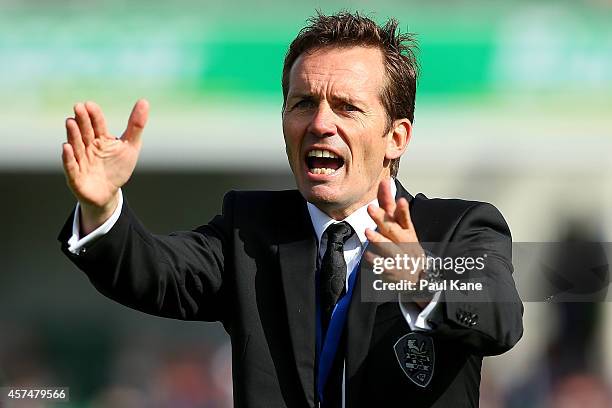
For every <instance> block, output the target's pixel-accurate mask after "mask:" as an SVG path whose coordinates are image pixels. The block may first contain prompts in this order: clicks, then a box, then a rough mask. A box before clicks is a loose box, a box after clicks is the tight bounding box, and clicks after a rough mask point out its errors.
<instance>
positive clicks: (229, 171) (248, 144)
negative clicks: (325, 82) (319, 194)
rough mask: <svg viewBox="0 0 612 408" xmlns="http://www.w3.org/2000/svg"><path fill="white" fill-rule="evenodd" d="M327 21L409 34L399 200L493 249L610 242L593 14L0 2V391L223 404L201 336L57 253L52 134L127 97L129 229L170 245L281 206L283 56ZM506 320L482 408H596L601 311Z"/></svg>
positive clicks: (607, 138) (606, 88)
mask: <svg viewBox="0 0 612 408" xmlns="http://www.w3.org/2000/svg"><path fill="white" fill-rule="evenodd" d="M343 7H350V9H352V10H360V11H364V12H366V13H367V14H369V15H371V16H372V17H374V18H375V19H376V20H378V21H384V20H385V19H386V18H387V17H395V18H397V19H398V20H399V21H400V23H401V27H402V28H403V29H404V30H408V31H412V32H416V33H418V36H419V40H420V60H421V65H422V76H421V80H420V84H419V89H418V93H417V107H416V114H415V116H416V123H415V128H414V136H413V141H412V143H411V146H410V148H409V151H408V152H407V154H406V155H405V156H404V158H403V159H402V165H401V170H400V179H401V180H402V182H403V183H404V185H405V186H406V187H407V188H408V190H410V191H411V192H413V193H416V192H419V191H421V192H424V193H426V194H427V195H428V196H430V197H431V196H440V197H461V198H469V199H477V200H482V201H490V202H492V203H494V204H495V205H496V206H497V207H498V208H499V209H500V210H501V211H502V213H503V214H504V215H505V217H506V218H507V220H508V222H509V224H510V226H511V229H512V232H513V238H514V240H515V241H521V242H531V241H539V242H546V241H553V242H554V241H560V240H563V239H564V237H565V236H566V235H567V233H568V231H574V232H575V231H580V234H582V236H586V237H588V238H590V239H596V240H601V241H611V240H612V207H611V205H610V203H612V200H611V199H612V182H611V181H612V160H610V155H611V153H612V24H611V22H612V1H610V0H590V1H543V0H542V1H513V2H491V1H470V2H468V1H451V0H436V1H432V2H428V3H427V4H420V2H415V1H399V0H398V1H394V0H380V1H377V2H375V3H371V2H366V1H357V2H351V3H350V4H343V3H342V2H339V1H335V0H332V1H327V2H320V3H309V2H300V3H292V2H280V1H278V0H274V1H261V2H258V3H256V2H250V1H245V0H239V1H237V0H227V1H223V2H217V1H214V2H213V1H210V2H209V1H200V2H196V1H185V0H178V1H174V2H167V3H166V4H162V3H157V2H147V1H129V2H128V1H117V0H115V1H104V2H102V1H88V2H83V1H68V0H51V1H46V2H38V1H32V0H29V1H8V0H0V192H1V193H0V194H1V195H2V199H1V200H0V213H1V214H3V217H2V229H3V231H4V233H3V234H2V237H1V238H0V253H1V256H2V271H1V272H0V386H2V385H28V384H29V385H57V386H60V385H62V386H69V387H70V394H71V402H70V403H69V404H62V405H61V406H63V407H181V408H182V407H185V408H189V407H228V406H231V378H230V370H231V368H230V365H229V364H230V362H229V353H228V347H229V345H228V344H227V339H226V337H225V335H224V333H223V331H222V329H221V327H220V325H216V324H205V323H199V322H179V321H170V320H166V319H161V318H156V317H151V316H147V315H143V314H140V313H138V312H135V311H132V310H129V309H127V308H125V307H123V306H120V305H117V304H115V303H113V302H111V301H110V300H107V299H106V298H104V297H103V296H101V295H99V294H98V293H97V292H96V291H95V290H94V289H93V287H92V286H91V285H90V284H89V283H88V281H87V279H86V278H85V276H84V275H83V274H82V273H80V272H78V271H77V270H76V269H75V267H73V266H72V265H71V264H70V263H69V262H68V260H67V259H65V258H64V257H63V256H62V255H61V254H60V252H59V244H58V243H57V242H56V240H55V237H56V234H57V232H58V231H59V228H60V227H61V226H62V224H63V222H64V219H65V217H66V216H67V215H68V213H69V212H70V210H71V209H72V207H73V205H74V201H73V199H72V197H71V195H70V193H69V191H68V189H67V187H66V186H65V183H64V178H63V175H62V172H61V163H60V151H61V143H62V141H63V140H64V138H65V135H64V124H63V123H64V119H65V118H66V117H68V116H70V115H72V113H71V108H72V105H73V104H74V103H75V102H77V101H85V100H95V101H97V102H98V103H99V104H100V105H101V106H102V108H103V109H104V111H105V112H106V115H107V119H108V122H109V126H110V128H111V129H112V130H113V131H114V132H116V134H120V133H121V131H122V130H123V128H124V126H125V122H126V120H127V116H128V115H129V112H130V109H131V107H132V105H133V103H134V102H135V101H136V99H137V98H139V97H146V98H148V100H149V101H150V103H151V107H152V110H151V116H150V122H149V124H148V127H147V129H146V131H145V136H144V141H145V144H144V149H143V152H142V156H141V160H140V163H139V166H138V168H137V170H136V173H135V175H134V177H133V178H132V180H131V181H130V183H129V184H128V185H127V187H126V188H125V193H126V197H127V199H128V200H129V201H130V204H131V205H132V206H133V207H134V208H135V209H136V211H137V213H138V214H139V215H140V217H141V219H142V220H143V222H144V223H145V224H146V225H147V226H149V227H150V229H151V230H153V231H156V232H160V233H165V232H170V231H172V230H177V229H190V228H192V227H194V226H196V225H199V224H201V223H203V222H206V221H208V220H209V219H210V218H211V217H212V216H213V215H214V214H216V213H217V211H219V209H220V203H221V199H222V196H223V193H224V192H225V191H227V190H229V189H242V188H249V189H270V188H274V189H276V188H292V187H293V180H292V177H291V174H290V171H289V167H288V165H287V163H286V157H285V156H284V148H283V141H282V133H281V127H280V109H281V103H282V98H281V92H280V74H281V64H282V60H283V57H284V52H285V50H286V47H287V46H288V44H289V42H290V41H291V39H292V38H293V37H294V36H295V34H296V33H297V32H298V30H299V29H300V28H301V27H302V26H303V25H304V23H305V20H306V18H307V17H308V16H310V15H312V14H313V12H314V10H315V8H319V9H321V10H322V11H324V12H330V11H337V10H339V9H341V8H343ZM372 11H375V13H372ZM576 226H578V227H576ZM525 306H526V311H525V324H526V331H525V335H524V338H523V339H522V340H521V342H520V343H519V345H518V346H517V347H515V348H514V349H513V350H512V351H511V352H509V353H507V354H505V355H503V356H501V357H496V358H487V359H485V367H484V371H483V383H482V399H481V401H482V406H483V407H487V408H491V407H493V408H502V407H521V408H523V407H564V408H565V407H577V406H580V407H581V408H586V407H600V406H601V407H608V406H611V405H608V404H610V399H609V398H610V394H609V393H610V388H609V387H610V386H611V379H612V307H611V305H610V303H603V304H597V305H594V304H586V305H585V304H581V305H578V306H571V305H570V306H567V307H560V306H559V305H555V304H547V303H536V302H529V303H526V305H525ZM606 398H607V399H606ZM0 404H1V403H0ZM19 406H26V405H19ZM27 406H40V405H27ZM58 406H60V405H58ZM381 406H383V405H381Z"/></svg>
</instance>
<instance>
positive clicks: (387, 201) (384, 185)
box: [378, 179, 395, 217]
mask: <svg viewBox="0 0 612 408" xmlns="http://www.w3.org/2000/svg"><path fill="white" fill-rule="evenodd" d="M378 206H379V207H380V208H382V209H384V210H385V211H386V212H387V214H388V215H389V216H390V217H392V216H393V213H394V212H395V199H394V198H393V196H392V195H391V186H390V185H389V179H384V180H381V181H380V184H379V185H378Z"/></svg>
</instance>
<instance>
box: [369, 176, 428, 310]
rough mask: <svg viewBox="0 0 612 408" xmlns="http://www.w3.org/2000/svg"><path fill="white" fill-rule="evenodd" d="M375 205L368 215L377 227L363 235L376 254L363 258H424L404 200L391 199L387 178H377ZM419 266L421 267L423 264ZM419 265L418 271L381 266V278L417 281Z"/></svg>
mask: <svg viewBox="0 0 612 408" xmlns="http://www.w3.org/2000/svg"><path fill="white" fill-rule="evenodd" d="M378 205H379V206H378V207H376V206H375V205H369V206H368V214H369V215H370V217H372V219H373V220H374V222H375V223H376V226H377V227H378V228H377V230H376V231H373V230H371V229H366V237H367V238H368V241H369V242H370V245H371V246H372V247H373V248H374V249H375V251H376V254H374V253H372V252H370V251H366V253H365V254H364V257H365V258H366V260H367V261H369V262H371V263H373V262H374V258H376V257H378V256H383V257H390V258H395V257H396V256H397V255H400V256H401V257H403V256H404V255H408V256H409V257H410V258H413V259H414V260H417V259H418V258H421V259H423V261H424V260H425V252H424V251H423V248H422V247H421V245H420V244H419V239H418V237H417V234H416V231H415V229H414V225H412V220H411V219H410V209H409V206H408V201H407V200H406V199H405V198H403V197H402V198H400V199H399V200H397V202H396V201H395V199H394V197H393V196H392V195H391V188H390V186H389V180H388V179H387V180H383V181H381V183H380V185H379V187H378ZM421 265H423V266H424V263H422V264H421ZM421 271H422V268H420V269H419V270H408V269H385V271H384V272H383V273H382V276H381V277H382V278H383V279H384V280H385V281H387V282H399V281H401V280H406V281H411V282H415V283H416V282H417V281H418V280H419V277H420V273H421ZM428 301H429V300H428V299H419V300H418V301H417V302H416V303H417V304H418V305H419V306H421V307H423V306H424V305H426V304H427V303H428Z"/></svg>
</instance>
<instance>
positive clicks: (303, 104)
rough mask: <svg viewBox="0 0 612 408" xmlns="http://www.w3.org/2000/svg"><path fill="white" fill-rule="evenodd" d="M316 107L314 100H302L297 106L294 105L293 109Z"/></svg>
mask: <svg viewBox="0 0 612 408" xmlns="http://www.w3.org/2000/svg"><path fill="white" fill-rule="evenodd" d="M314 107H316V106H315V102H314V101H313V100H312V99H301V100H300V101H298V102H297V103H296V104H295V105H293V108H294V109H295V108H297V109H310V108H314Z"/></svg>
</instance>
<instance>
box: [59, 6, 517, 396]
mask: <svg viewBox="0 0 612 408" xmlns="http://www.w3.org/2000/svg"><path fill="white" fill-rule="evenodd" d="M412 46H413V43H412V40H411V38H410V37H409V36H406V35H400V34H399V33H398V32H397V23H396V22H394V21H390V22H388V23H387V24H386V25H385V26H384V27H379V26H377V25H376V24H375V23H374V22H373V21H371V20H370V19H368V18H365V17H363V16H360V15H356V14H349V13H340V14H336V15H332V16H324V15H318V16H316V17H314V18H313V19H312V20H311V25H310V26H308V27H306V28H304V29H303V30H302V31H301V32H300V33H299V34H298V36H297V38H296V39H295V40H294V41H293V42H292V44H291V46H290V48H289V51H288V53H287V56H286V59H285V65H284V68H283V81H282V84H283V95H284V105H283V118H282V121H283V133H284V138H285V146H286V151H287V157H288V160H289V164H290V166H291V170H292V172H293V174H294V176H295V180H296V184H297V187H298V190H297V191H280V192H237V191H232V192H229V193H228V194H227V195H226V196H225V199H224V203H223V212H222V214H221V215H218V216H217V217H215V218H214V219H212V220H211V221H210V222H209V223H208V224H206V225H203V226H200V227H198V228H196V229H194V230H193V231H190V232H178V233H174V234H171V235H170V236H158V235H153V234H151V233H150V232H148V231H147V230H146V229H145V228H144V227H143V226H142V225H141V224H140V223H139V221H138V219H137V218H136V216H135V215H134V213H133V212H132V211H131V209H130V208H129V206H128V205H127V202H126V201H124V199H123V196H122V193H121V190H120V188H121V186H123V185H124V184H125V182H126V181H127V180H128V179H129V177H130V175H131V173H132V171H133V170H134V167H135V164H136V160H137V157H138V153H139V151H140V147H141V144H142V142H141V133H142V130H143V128H144V127H145V124H146V120H147V114H148V104H147V102H146V101H144V100H140V101H138V102H137V104H136V105H135V107H134V110H133V111H132V114H131V116H130V119H129V121H128V126H127V129H126V131H125V133H124V134H123V135H122V137H121V138H119V139H117V138H115V137H113V136H111V135H110V134H109V133H108V131H107V129H106V125H105V121H104V117H103V115H102V112H101V110H100V108H99V107H98V106H97V105H96V104H94V103H91V102H88V103H86V104H77V105H75V108H74V111H75V117H74V118H69V119H68V120H67V121H66V128H67V133H68V143H65V144H64V150H63V163H64V168H65V172H66V175H67V180H68V184H69V186H70V188H71V189H72V191H73V192H74V194H75V196H76V197H77V199H78V205H77V208H76V210H75V213H74V214H73V215H71V217H70V218H69V220H68V222H67V223H66V225H65V226H64V229H63V230H62V232H61V233H60V236H59V239H60V241H61V242H62V244H63V245H62V249H63V251H64V252H65V253H66V254H67V255H68V256H69V257H70V259H71V260H72V261H73V262H74V263H75V264H76V265H77V266H78V267H79V268H81V269H82V270H83V271H84V272H85V273H86V274H87V275H88V277H89V278H90V280H91V281H92V283H93V284H94V285H95V286H96V288H98V290H99V291H100V292H102V293H103V294H105V295H107V296H109V297H111V298H113V299H115V300H117V301H118V302H121V303H123V304H125V305H127V306H130V307H133V308H136V309H139V310H142V311H144V312H147V313H152V314H155V315H160V316H166V317H173V318H178V319H189V320H205V321H215V320H217V321H221V322H222V323H223V325H224V327H225V329H226V331H227V332H228V334H229V335H230V337H231V340H232V357H233V380H234V401H235V404H236V406H249V407H313V406H321V405H322V406H324V407H340V406H347V407H370V406H385V407H387V406H388V407H395V406H410V407H449V406H452V407H463V406H470V407H471V406H477V405H478V389H479V382H480V366H481V362H482V356H484V355H491V354H499V353H502V352H504V351H506V350H508V349H510V348H511V347H512V346H513V345H514V344H515V343H516V342H517V341H518V339H519V338H520V336H521V334H522V323H521V320H522V305H521V303H520V300H519V299H518V295H517V294H516V290H515V288H514V282H513V280H512V265H511V261H510V245H509V243H510V232H509V230H508V227H507V225H506V223H505V221H504V220H503V218H502V216H501V214H500V213H499V212H498V211H497V210H496V209H495V208H494V207H493V206H491V205H489V204H485V203H477V202H467V201H461V200H439V199H427V198H426V197H425V196H424V195H422V194H419V195H417V196H416V197H413V196H412V195H410V194H409V193H408V192H407V191H406V190H405V189H404V188H403V186H402V185H401V184H400V183H399V182H397V181H396V180H394V178H395V177H396V175H397V169H398V166H399V159H400V157H401V155H402V154H403V152H404V151H405V150H406V147H407V145H408V142H409V141H410V137H411V132H412V122H413V119H414V116H413V114H414V97H415V90H416V78H417V69H416V60H415V58H414V54H413V52H412ZM394 197H395V199H394ZM419 240H420V242H437V243H452V242H459V243H462V245H464V246H465V247H466V248H467V250H469V251H470V253H475V252H477V251H478V250H480V249H483V248H487V250H488V252H489V258H488V259H489V260H490V261H489V262H487V267H486V270H485V273H484V275H485V277H486V282H487V283H488V284H489V288H488V292H487V293H488V295H489V300H490V302H489V303H479V302H472V301H471V299H470V298H469V296H467V295H461V294H453V295H451V294H450V292H447V291H444V290H438V291H437V293H435V295H426V296H424V297H423V296H421V297H419V298H418V299H417V300H416V301H411V300H409V299H408V300H406V299H402V301H401V302H399V301H398V300H394V301H391V302H366V301H362V300H363V296H362V295H363V294H362V293H361V292H362V291H361V285H360V282H361V281H362V277H365V274H367V273H368V272H369V271H368V268H367V266H366V265H367V264H366V263H365V262H363V263H360V259H361V258H362V255H363V253H364V248H365V245H366V244H365V243H366V241H369V242H370V244H372V245H380V246H381V247H382V246H384V245H385V244H393V245H394V243H398V244H400V243H401V244H403V243H411V244H413V245H412V249H411V250H410V251H408V252H409V255H410V256H412V257H419V256H422V255H423V254H422V252H423V250H422V248H421V246H420V245H419ZM491 243H501V244H500V245H492V244H491ZM415 244H416V245H415ZM365 256H366V257H367V258H368V259H373V257H374V255H373V254H372V253H370V252H366V255H365ZM360 266H361V270H360ZM431 272H432V271H431V270H430V268H429V267H422V268H418V270H417V269H415V270H412V271H410V272H408V271H402V270H397V269H392V268H388V270H385V271H384V272H383V277H384V278H385V280H386V281H391V282H393V281H395V282H397V281H401V280H402V279H403V280H406V281H411V282H416V281H417V280H418V279H419V278H420V277H423V276H425V277H427V276H428V275H427V274H428V273H431ZM501 291H505V292H506V293H507V292H509V293H510V299H511V300H512V301H510V302H507V303H503V304H502V303H495V302H491V300H494V297H493V296H494V295H495V294H496V293H498V292H501ZM432 296H433V297H432Z"/></svg>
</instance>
